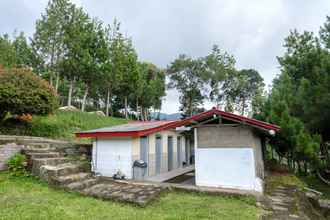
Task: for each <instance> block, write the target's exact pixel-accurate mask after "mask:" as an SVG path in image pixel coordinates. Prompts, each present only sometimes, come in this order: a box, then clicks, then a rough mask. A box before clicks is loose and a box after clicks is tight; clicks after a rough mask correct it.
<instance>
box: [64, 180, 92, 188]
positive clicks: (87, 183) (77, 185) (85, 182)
mask: <svg viewBox="0 0 330 220" xmlns="http://www.w3.org/2000/svg"><path fill="white" fill-rule="evenodd" d="M97 183H98V180H97V179H96V178H88V179H85V180H83V181H77V182H73V183H70V184H68V185H65V186H64V188H65V189H67V190H70V191H80V190H83V189H85V188H89V187H91V186H94V185H95V184H97Z"/></svg>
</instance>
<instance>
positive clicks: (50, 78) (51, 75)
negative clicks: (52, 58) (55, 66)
mask: <svg viewBox="0 0 330 220" xmlns="http://www.w3.org/2000/svg"><path fill="white" fill-rule="evenodd" d="M49 84H50V85H51V86H53V74H52V73H49Z"/></svg>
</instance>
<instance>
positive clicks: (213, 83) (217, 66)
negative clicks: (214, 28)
mask: <svg viewBox="0 0 330 220" xmlns="http://www.w3.org/2000/svg"><path fill="white" fill-rule="evenodd" d="M204 60H205V61H204V62H205V67H206V69H207V73H208V77H209V81H210V82H209V83H210V89H211V90H210V94H209V97H210V100H211V101H212V102H214V103H215V105H216V106H217V107H218V108H220V105H221V103H223V102H224V101H225V100H224V99H225V94H224V92H225V91H224V88H223V86H224V85H225V82H226V80H227V79H228V78H229V77H230V76H231V75H232V74H233V73H234V72H235V67H234V65H235V59H234V57H233V56H232V55H229V54H228V53H227V52H225V51H222V50H220V48H219V46H217V45H214V46H213V48H212V51H211V53H210V54H209V55H207V56H206V57H205V58H204Z"/></svg>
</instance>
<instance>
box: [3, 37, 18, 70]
mask: <svg viewBox="0 0 330 220" xmlns="http://www.w3.org/2000/svg"><path fill="white" fill-rule="evenodd" d="M0 65H2V66H3V67H12V66H15V65H16V52H15V48H14V47H13V45H12V42H11V40H10V39H9V36H8V35H7V34H5V35H3V36H0Z"/></svg>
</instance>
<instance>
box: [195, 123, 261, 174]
mask: <svg viewBox="0 0 330 220" xmlns="http://www.w3.org/2000/svg"><path fill="white" fill-rule="evenodd" d="M197 139H198V148H246V147H250V148H253V153H254V161H255V173H256V176H257V177H260V178H263V177H264V163H263V158H262V147H261V139H260V137H259V136H258V135H256V134H255V133H254V132H253V130H252V128H251V127H247V126H244V125H205V126H201V127H198V132H197Z"/></svg>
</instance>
